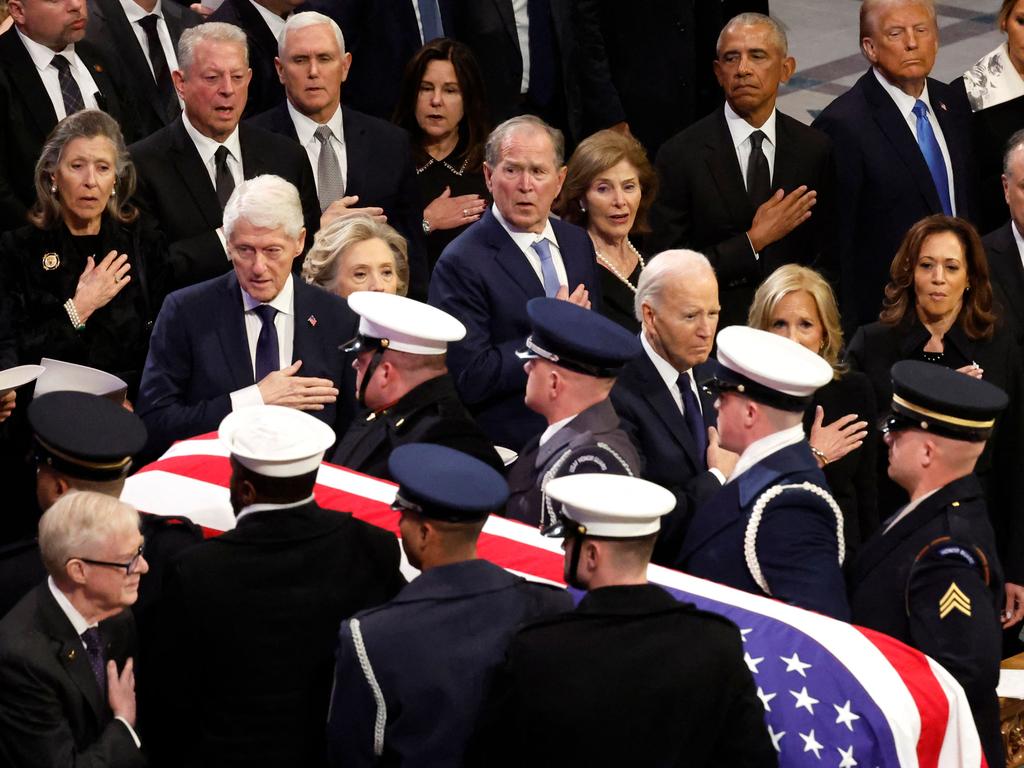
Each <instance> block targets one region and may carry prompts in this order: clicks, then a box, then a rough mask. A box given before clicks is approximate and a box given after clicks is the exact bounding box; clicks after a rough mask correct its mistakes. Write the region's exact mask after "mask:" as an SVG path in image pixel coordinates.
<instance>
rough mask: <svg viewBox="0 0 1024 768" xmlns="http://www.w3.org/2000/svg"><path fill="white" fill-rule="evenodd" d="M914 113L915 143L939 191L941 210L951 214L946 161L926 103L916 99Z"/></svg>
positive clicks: (951, 207) (948, 214) (936, 189)
mask: <svg viewBox="0 0 1024 768" xmlns="http://www.w3.org/2000/svg"><path fill="white" fill-rule="evenodd" d="M914 114H915V115H916V116H917V143H918V145H920V147H921V154H922V155H924V161H925V162H926V163H928V170H929V171H931V172H932V181H934V182H935V191H936V192H938V193H939V202H941V203H942V212H943V213H945V214H946V215H947V216H952V215H953V206H952V204H951V203H950V201H949V176H947V175H946V161H945V160H943V158H942V150H941V149H940V148H939V142H938V139H936V138H935V132H934V131H933V130H932V124H931V123H930V122H928V105H927V104H925V103H924V102H923V101H921V100H920V99H918V100H917V102H916V103H915V104H914Z"/></svg>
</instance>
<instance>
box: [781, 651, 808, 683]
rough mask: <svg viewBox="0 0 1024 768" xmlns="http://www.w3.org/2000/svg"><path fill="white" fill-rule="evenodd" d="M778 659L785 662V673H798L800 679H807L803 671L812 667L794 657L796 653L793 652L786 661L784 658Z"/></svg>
mask: <svg viewBox="0 0 1024 768" xmlns="http://www.w3.org/2000/svg"><path fill="white" fill-rule="evenodd" d="M779 658H780V659H782V660H783V661H784V662H786V671H787V672H798V673H799V674H800V677H807V675H806V673H804V670H805V669H810V668H811V667H812V666H813V665H811V664H808V663H806V662H804V661H800V657H799V656H797V655H796V651H794V652H793V655H792V656H790V657H789V658H788V659H787V658H786V657H785V656H779Z"/></svg>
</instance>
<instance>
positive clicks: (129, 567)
mask: <svg viewBox="0 0 1024 768" xmlns="http://www.w3.org/2000/svg"><path fill="white" fill-rule="evenodd" d="M145 546H146V545H145V544H142V545H140V546H139V551H138V552H136V553H135V557H133V558H132V559H131V560H129V561H128V562H127V563H112V562H110V561H109V560H91V559H90V558H88V557H69V558H68V559H67V562H66V563H65V564H67V563H70V562H71V561H72V560H81V561H82V562H83V563H88V564H89V565H105V566H107V567H109V568H124V575H125V576H131V575H132V571H133V570H135V568H136V566H138V564H139V560H141V559H142V550H143V549H144V548H145Z"/></svg>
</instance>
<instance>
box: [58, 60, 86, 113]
mask: <svg viewBox="0 0 1024 768" xmlns="http://www.w3.org/2000/svg"><path fill="white" fill-rule="evenodd" d="M50 63H51V64H53V66H54V67H56V68H57V80H58V82H60V97H61V98H62V99H63V100H64V112H65V113H66V115H73V114H74V113H75V112H77V111H78V110H80V109H85V100H84V99H83V98H82V89H81V88H79V87H78V81H77V80H75V76H74V75H72V74H71V62H70V61H68V60H67V59H66V58H64V57H63V56H61V55H60V54H57V55H56V56H54V57H53V61H51V62H50Z"/></svg>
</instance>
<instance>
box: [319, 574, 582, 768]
mask: <svg viewBox="0 0 1024 768" xmlns="http://www.w3.org/2000/svg"><path fill="white" fill-rule="evenodd" d="M571 608H572V599H571V598H570V597H569V594H568V593H567V592H566V591H565V590H562V589H559V588H557V587H551V586H547V585H543V584H534V583H531V582H528V581H526V580H524V579H523V578H521V577H519V576H514V575H512V574H511V573H508V572H507V571H505V570H504V569H502V568H500V567H498V566H497V565H494V564H493V563H490V562H487V561H486V560H469V561H466V562H461V563H454V564H452V565H445V566H439V567H437V568H431V569H430V570H427V571H425V572H423V573H422V574H421V575H420V576H418V577H417V578H416V579H415V580H414V581H413V582H412V583H410V584H409V585H408V586H406V587H405V588H404V589H403V590H402V591H401V592H400V593H399V594H398V596H397V597H395V599H394V600H392V601H391V602H390V603H388V604H387V605H382V606H380V607H379V608H374V609H371V610H369V611H365V612H363V613H361V614H358V615H357V616H356V617H354V618H353V619H352V620H351V621H349V622H345V623H344V624H343V625H342V628H341V638H340V643H339V647H338V663H337V666H336V680H335V684H334V698H333V701H332V703H331V713H330V716H329V722H328V726H327V733H328V735H327V741H328V754H329V758H330V760H329V762H330V765H332V766H338V768H342V767H344V768H358V766H370V765H374V766H393V765H401V766H403V768H415V767H416V766H424V768H446V766H453V767H454V766H461V765H462V758H463V752H464V750H465V746H466V743H467V740H468V739H469V736H470V734H471V733H472V729H473V726H474V725H475V723H476V719H477V715H478V712H479V708H480V705H481V703H482V701H483V698H484V695H485V693H486V691H487V689H488V687H489V684H490V682H491V678H492V676H493V672H494V670H495V669H496V668H497V667H498V665H499V664H500V663H501V661H502V659H503V658H504V656H505V651H506V649H507V647H508V643H509V641H510V640H511V638H512V635H513V634H514V633H515V631H516V630H517V629H518V628H519V626H520V625H522V624H525V623H526V622H528V621H532V620H534V619H539V618H541V617H544V616H548V615H551V614H556V613H560V612H563V611H568V610H571ZM378 726H379V727H380V728H381V729H382V731H380V734H381V736H380V739H379V740H378V739H377V738H376V737H375V727H378Z"/></svg>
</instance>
